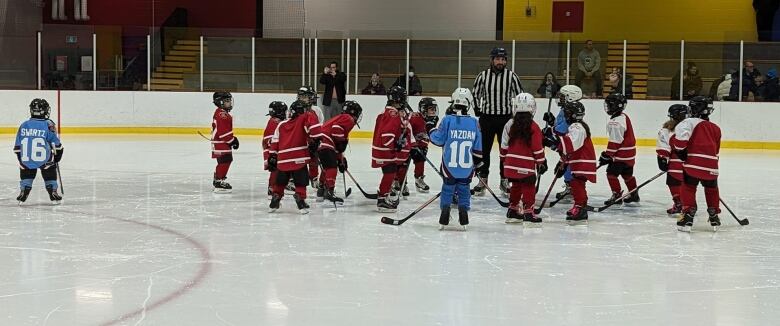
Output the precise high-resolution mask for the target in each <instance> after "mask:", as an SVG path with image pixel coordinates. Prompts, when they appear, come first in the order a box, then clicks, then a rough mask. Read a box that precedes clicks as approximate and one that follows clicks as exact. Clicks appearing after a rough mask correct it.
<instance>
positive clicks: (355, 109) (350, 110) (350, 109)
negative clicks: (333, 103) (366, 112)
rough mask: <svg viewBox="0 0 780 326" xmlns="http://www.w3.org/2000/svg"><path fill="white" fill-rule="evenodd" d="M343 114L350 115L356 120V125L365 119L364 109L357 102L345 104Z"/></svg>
mask: <svg viewBox="0 0 780 326" xmlns="http://www.w3.org/2000/svg"><path fill="white" fill-rule="evenodd" d="M341 112H342V113H346V114H349V115H351V116H352V117H353V118H355V123H360V120H362V118H363V108H362V107H361V106H360V104H358V102H355V101H346V102H344V108H343V110H342V111H341Z"/></svg>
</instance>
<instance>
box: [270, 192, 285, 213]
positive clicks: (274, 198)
mask: <svg viewBox="0 0 780 326" xmlns="http://www.w3.org/2000/svg"><path fill="white" fill-rule="evenodd" d="M281 202H282V196H279V195H277V194H271V204H270V205H268V208H269V210H268V212H269V213H273V212H276V210H278V209H279V206H280V205H279V204H280V203H281Z"/></svg>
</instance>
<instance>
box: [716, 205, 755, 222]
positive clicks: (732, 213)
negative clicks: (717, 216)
mask: <svg viewBox="0 0 780 326" xmlns="http://www.w3.org/2000/svg"><path fill="white" fill-rule="evenodd" d="M718 200H720V203H721V204H723V207H726V210H728V211H729V213H730V214H731V216H732V217H734V219H735V220H737V223H739V225H742V226H745V225H748V224H750V221H748V219H744V220H740V219H739V218H738V217H737V215H736V214H734V211H732V210H731V208H729V205H726V202H724V201H723V199H722V198H718Z"/></svg>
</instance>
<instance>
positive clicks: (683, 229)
mask: <svg viewBox="0 0 780 326" xmlns="http://www.w3.org/2000/svg"><path fill="white" fill-rule="evenodd" d="M677 231H680V232H686V233H691V227H690V226H679V225H678V226H677Z"/></svg>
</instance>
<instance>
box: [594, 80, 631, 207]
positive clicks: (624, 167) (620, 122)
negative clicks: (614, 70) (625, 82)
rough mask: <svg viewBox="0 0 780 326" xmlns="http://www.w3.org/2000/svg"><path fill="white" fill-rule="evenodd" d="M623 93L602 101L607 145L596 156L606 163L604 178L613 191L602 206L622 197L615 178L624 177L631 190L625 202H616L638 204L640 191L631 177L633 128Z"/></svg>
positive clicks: (602, 162) (610, 95)
mask: <svg viewBox="0 0 780 326" xmlns="http://www.w3.org/2000/svg"><path fill="white" fill-rule="evenodd" d="M627 102H628V101H626V98H625V96H623V94H619V93H615V94H609V96H607V98H606V99H605V100H604V111H605V112H607V115H609V117H610V118H609V121H607V136H608V137H609V144H608V145H607V150H606V151H603V152H601V156H600V157H599V164H600V165H607V181H609V188H610V189H611V190H612V197H611V198H610V199H609V200H607V201H605V202H604V204H605V205H609V204H611V203H613V202H616V201H617V200H618V199H620V198H621V197H623V190H621V189H620V181H619V180H618V177H619V176H620V177H623V181H624V182H625V183H626V188H628V191H629V192H631V191H633V192H631V195H629V196H628V197H627V198H626V199H625V201H620V202H616V204H622V203H623V202H625V203H626V204H629V203H638V202H639V193H638V192H637V191H634V190H635V189H636V178H634V161H635V158H636V139H635V138H634V127H633V125H632V124H631V119H629V118H628V115H626V114H625V113H623V110H625V109H626V103H627Z"/></svg>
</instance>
